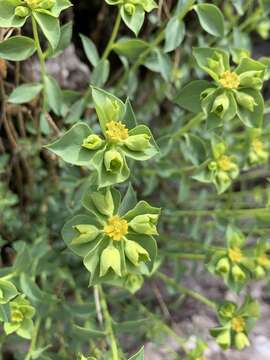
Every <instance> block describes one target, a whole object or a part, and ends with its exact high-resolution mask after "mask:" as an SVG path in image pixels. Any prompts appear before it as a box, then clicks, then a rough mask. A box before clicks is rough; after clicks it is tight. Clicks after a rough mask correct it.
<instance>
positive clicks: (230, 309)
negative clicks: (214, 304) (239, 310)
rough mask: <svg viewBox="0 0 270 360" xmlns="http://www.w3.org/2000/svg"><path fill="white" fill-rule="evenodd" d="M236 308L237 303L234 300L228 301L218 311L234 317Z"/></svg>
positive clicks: (220, 313)
mask: <svg viewBox="0 0 270 360" xmlns="http://www.w3.org/2000/svg"><path fill="white" fill-rule="evenodd" d="M235 310H236V305H235V304H234V303H232V302H228V303H226V304H224V305H222V306H221V307H220V308H219V310H218V313H219V315H220V316H222V317H225V318H232V316H233V315H234V312H235Z"/></svg>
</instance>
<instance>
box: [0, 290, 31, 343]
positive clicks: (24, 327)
mask: <svg viewBox="0 0 270 360" xmlns="http://www.w3.org/2000/svg"><path fill="white" fill-rule="evenodd" d="M34 315H35V308H34V307H33V306H31V304H30V303H29V301H28V300H26V299H25V298H24V297H23V296H18V297H17V298H16V299H15V300H12V301H11V302H10V320H9V321H8V322H5V323H4V331H5V333H6V334H7V335H9V334H12V333H14V332H16V334H17V335H19V336H21V337H22V338H25V339H31V337H32V332H33V326H34V324H33V320H32V318H33V316H34Z"/></svg>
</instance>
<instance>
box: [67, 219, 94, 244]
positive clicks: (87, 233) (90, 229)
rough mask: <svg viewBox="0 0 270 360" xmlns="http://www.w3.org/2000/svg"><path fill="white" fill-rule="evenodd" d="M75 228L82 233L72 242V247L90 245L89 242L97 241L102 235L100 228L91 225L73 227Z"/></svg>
mask: <svg viewBox="0 0 270 360" xmlns="http://www.w3.org/2000/svg"><path fill="white" fill-rule="evenodd" d="M73 228H74V229H76V230H77V231H78V232H79V233H80V235H79V236H77V237H75V238H74V239H73V240H72V242H71V245H79V244H85V243H88V242H89V241H92V240H95V239H96V237H97V236H98V234H99V233H100V230H98V228H96V227H95V226H94V225H90V224H89V225H88V224H85V225H84V224H83V225H75V226H73Z"/></svg>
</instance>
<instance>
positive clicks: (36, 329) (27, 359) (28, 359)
mask: <svg viewBox="0 0 270 360" xmlns="http://www.w3.org/2000/svg"><path fill="white" fill-rule="evenodd" d="M40 323H41V318H37V320H36V324H35V327H34V332H33V336H32V340H31V344H30V347H29V349H28V352H27V354H26V357H25V358H24V360H31V359H32V355H33V352H34V351H35V349H36V344H37V337H38V332H39V328H40Z"/></svg>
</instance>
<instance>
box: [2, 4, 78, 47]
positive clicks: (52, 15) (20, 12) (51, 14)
mask: <svg viewBox="0 0 270 360" xmlns="http://www.w3.org/2000/svg"><path fill="white" fill-rule="evenodd" d="M70 6H72V4H71V2H70V1H69V0H1V1H0V27H7V28H8V27H22V26H23V25H24V24H25V22H26V20H27V19H28V18H30V17H32V18H33V19H34V20H35V21H36V22H37V23H38V25H39V27H40V29H41V30H42V32H43V34H44V35H45V37H46V38H47V39H48V41H49V43H50V45H51V47H52V48H53V49H55V48H56V46H57V45H58V42H59V39H60V24H59V20H58V17H59V15H60V13H61V12H62V11H63V10H65V9H67V8H69V7H70ZM15 39H17V42H22V41H23V40H24V41H26V40H25V39H28V41H31V39H30V38H26V37H19V36H18V37H15ZM18 39H19V40H18Z"/></svg>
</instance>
